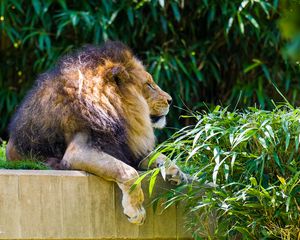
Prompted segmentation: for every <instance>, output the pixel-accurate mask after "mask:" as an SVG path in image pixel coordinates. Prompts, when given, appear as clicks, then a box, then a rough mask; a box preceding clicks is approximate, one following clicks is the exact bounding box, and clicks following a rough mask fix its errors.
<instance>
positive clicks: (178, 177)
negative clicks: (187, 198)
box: [166, 165, 189, 186]
mask: <svg viewBox="0 0 300 240" xmlns="http://www.w3.org/2000/svg"><path fill="white" fill-rule="evenodd" d="M166 179H167V181H168V182H170V183H171V184H172V185H175V186H178V185H180V184H181V183H188V182H189V177H188V175H186V174H185V173H183V172H182V171H181V170H180V169H179V167H177V166H176V165H173V166H170V167H169V168H167V169H166Z"/></svg>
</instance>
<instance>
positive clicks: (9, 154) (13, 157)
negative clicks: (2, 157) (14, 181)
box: [6, 139, 22, 161]
mask: <svg viewBox="0 0 300 240" xmlns="http://www.w3.org/2000/svg"><path fill="white" fill-rule="evenodd" d="M6 159H7V160H9V161H18V160H21V159H22V156H21V155H20V154H19V153H18V150H17V148H16V146H15V144H14V142H13V140H12V139H9V141H8V143H7V145H6Z"/></svg>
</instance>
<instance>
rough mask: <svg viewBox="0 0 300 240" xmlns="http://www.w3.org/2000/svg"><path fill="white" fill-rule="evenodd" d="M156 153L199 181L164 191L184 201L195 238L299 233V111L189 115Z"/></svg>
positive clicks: (282, 236)
mask: <svg viewBox="0 0 300 240" xmlns="http://www.w3.org/2000/svg"><path fill="white" fill-rule="evenodd" d="M189 117H192V118H194V120H196V124H195V125H194V126H188V127H186V128H183V129H181V130H180V131H178V132H177V133H176V134H175V135H174V136H173V137H171V139H169V140H168V141H166V142H164V143H163V144H161V145H160V146H159V147H158V148H157V150H156V152H161V153H163V154H165V155H168V156H169V158H171V159H173V160H174V161H176V162H177V164H179V165H181V166H182V168H184V169H185V171H188V172H189V173H190V174H192V175H193V176H194V177H195V178H196V179H198V181H195V182H193V183H192V184H187V185H183V186H180V187H178V188H177V189H174V190H173V191H171V192H170V193H168V196H167V201H166V206H170V205H173V204H175V203H176V202H182V201H185V206H186V208H187V209H186V210H187V216H188V217H187V222H188V226H189V227H190V228H191V229H192V231H193V233H194V237H195V239H203V238H204V239H297V237H298V235H299V232H300V154H299V147H300V146H299V145H300V109H294V108H292V107H291V106H277V107H276V108H275V109H274V110H273V111H264V110H259V109H256V108H249V109H248V110H245V111H242V112H238V111H235V112H230V111H228V110H227V109H226V108H225V109H222V108H220V107H216V108H215V110H214V111H212V112H209V113H195V114H193V116H189Z"/></svg>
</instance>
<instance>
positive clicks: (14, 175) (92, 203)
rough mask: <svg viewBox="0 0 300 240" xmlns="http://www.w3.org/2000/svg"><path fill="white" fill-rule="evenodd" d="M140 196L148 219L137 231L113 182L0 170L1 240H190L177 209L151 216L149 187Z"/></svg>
mask: <svg viewBox="0 0 300 240" xmlns="http://www.w3.org/2000/svg"><path fill="white" fill-rule="evenodd" d="M157 188H159V190H156V191H155V192H156V194H158V192H161V191H165V190H164V189H166V188H170V186H169V185H168V184H166V183H164V182H162V181H160V183H159V184H158V187H157ZM157 188H156V189H157ZM144 193H145V207H146V211H147V219H146V222H145V224H144V225H142V226H135V225H132V224H130V223H129V222H128V221H127V219H126V217H125V216H124V215H123V213H122V206H121V199H120V198H121V191H120V190H119V189H118V187H117V186H116V184H114V183H112V182H108V181H105V180H103V179H101V178H99V177H96V176H94V175H91V174H88V173H85V172H80V171H35V170H0V239H170V240H171V239H192V238H191V237H190V234H188V233H187V232H186V231H185V229H184V227H183V225H184V224H183V223H184V221H183V216H182V215H183V214H182V209H181V208H178V207H171V208H169V209H168V210H166V211H164V212H163V213H161V211H160V209H158V211H157V212H156V213H153V209H152V206H150V201H151V200H149V197H148V189H147V186H144Z"/></svg>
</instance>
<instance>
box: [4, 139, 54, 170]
mask: <svg viewBox="0 0 300 240" xmlns="http://www.w3.org/2000/svg"><path fill="white" fill-rule="evenodd" d="M5 147H6V143H5V142H3V143H2V144H1V146H0V169H34V170H48V169H50V168H49V167H47V166H46V165H44V164H43V163H41V162H37V161H30V160H22V161H7V160H6V156H5Z"/></svg>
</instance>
